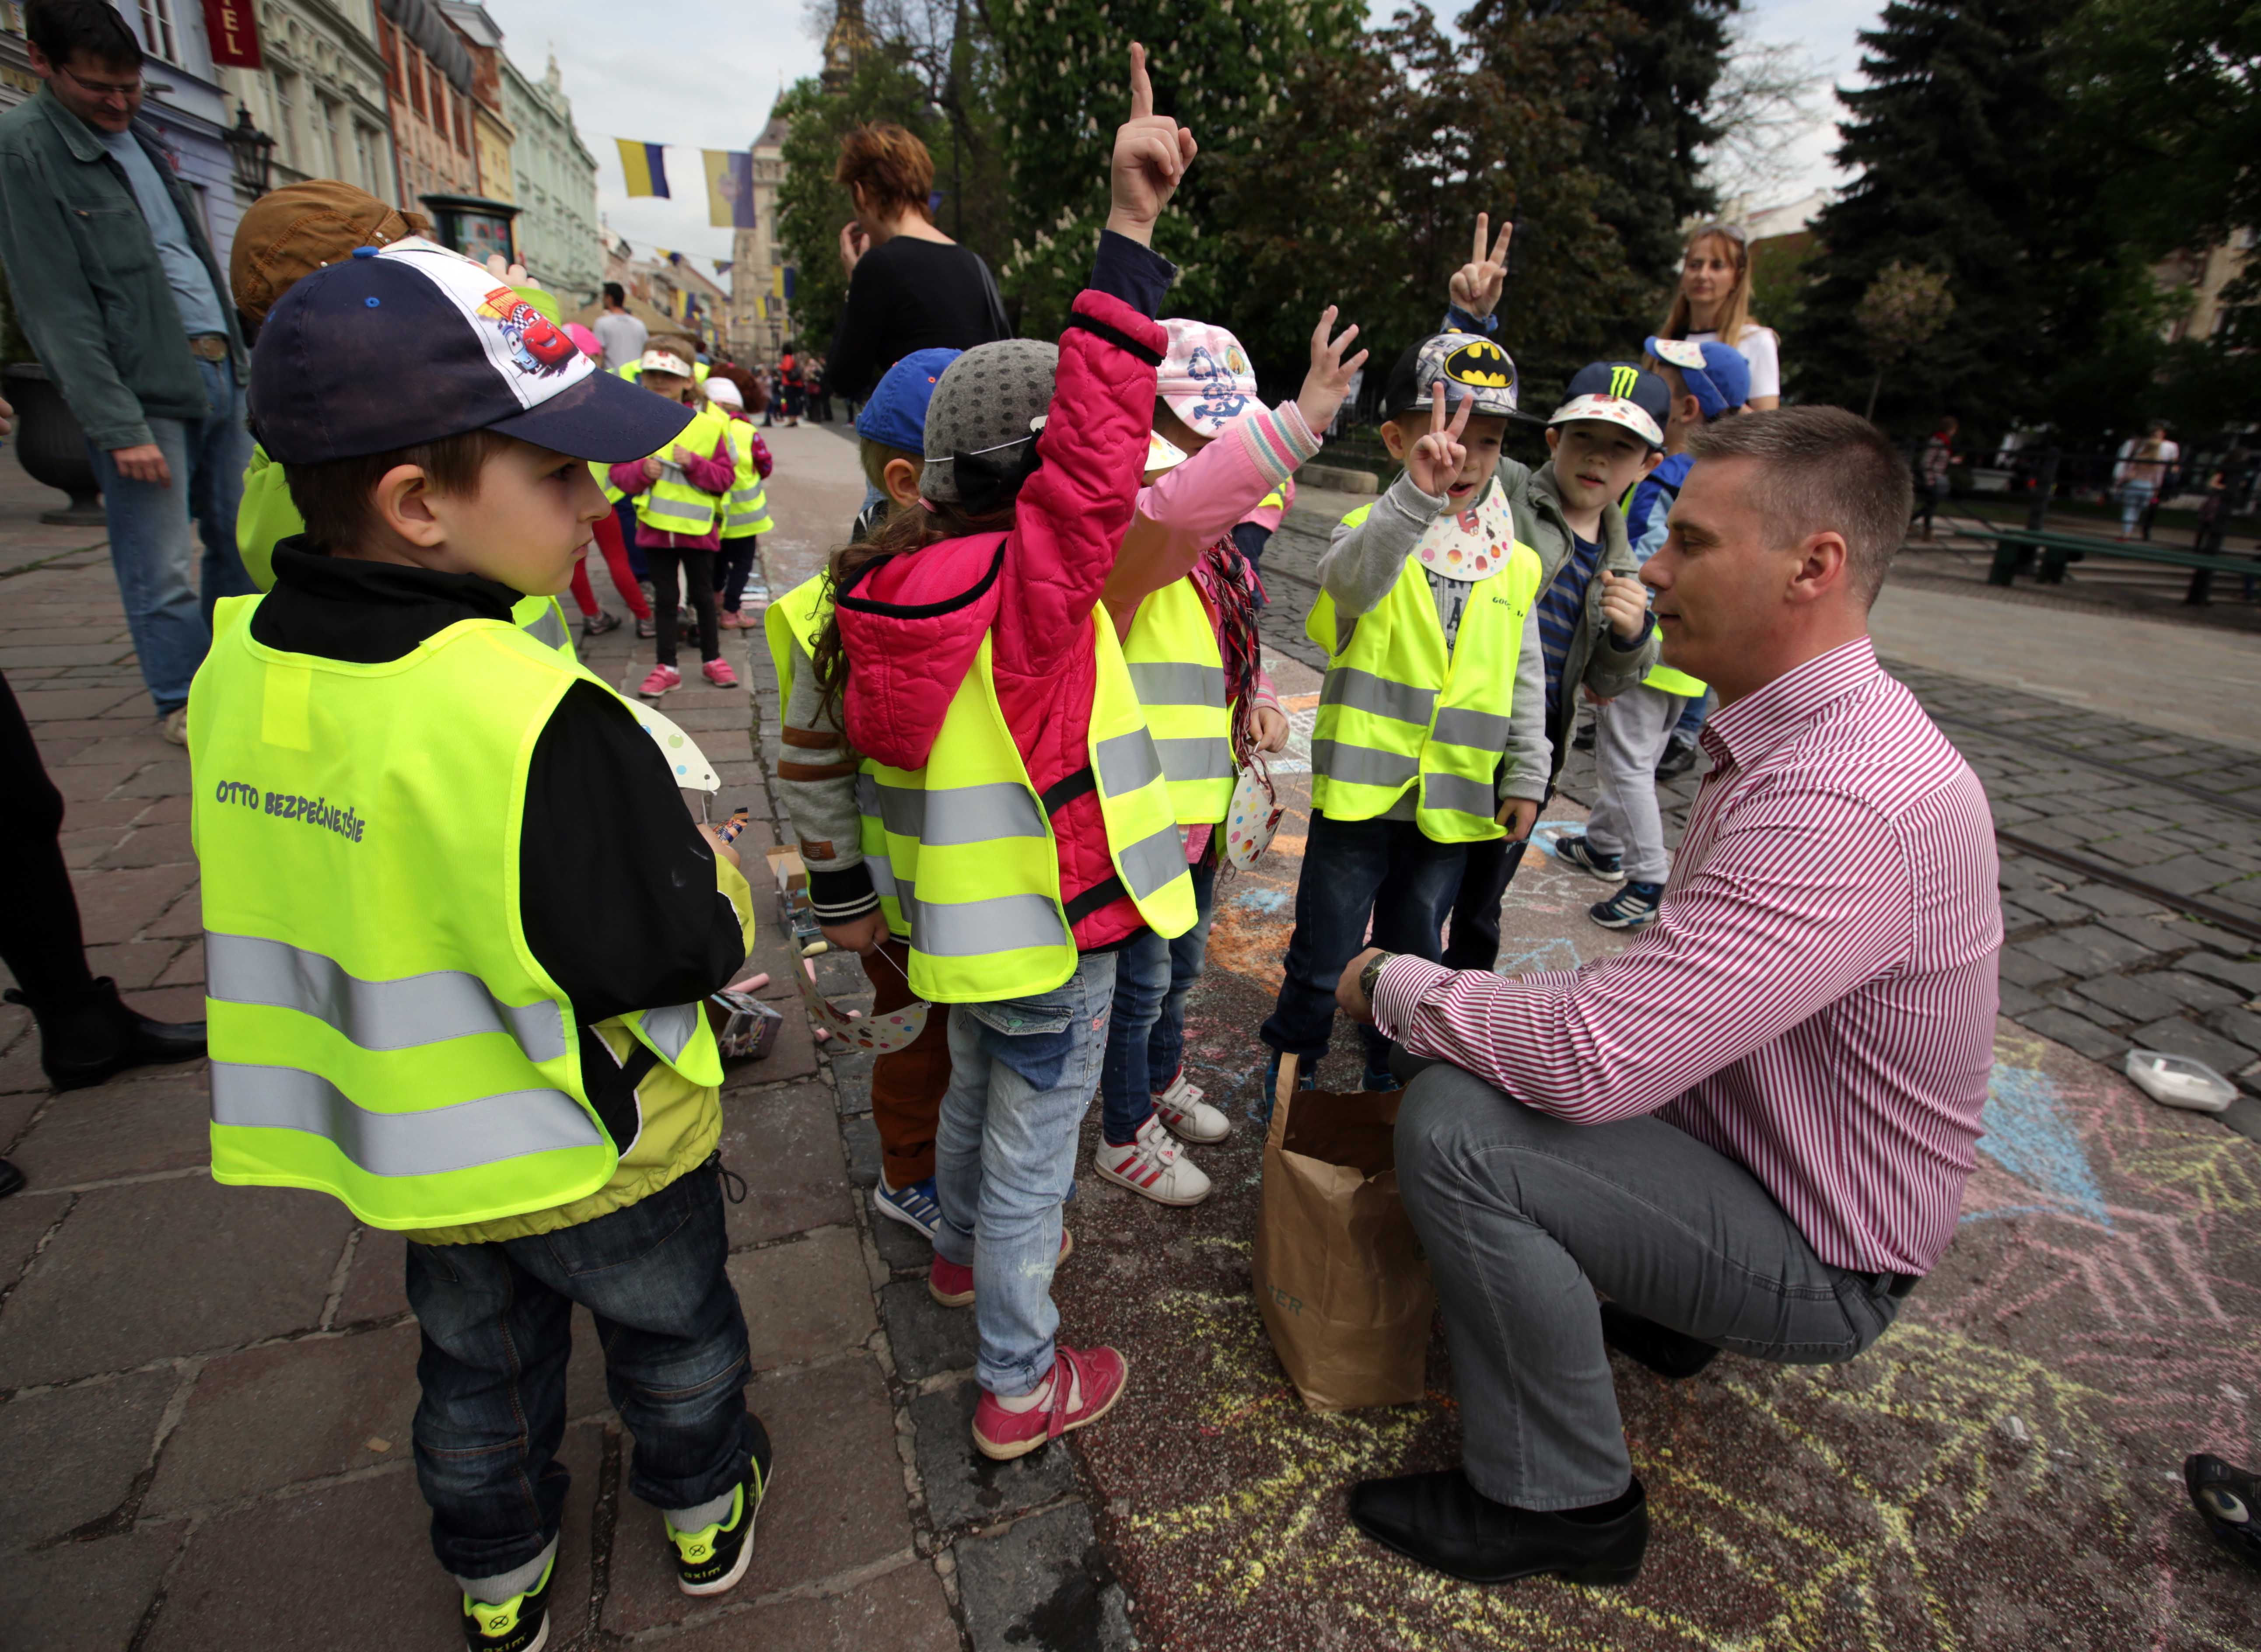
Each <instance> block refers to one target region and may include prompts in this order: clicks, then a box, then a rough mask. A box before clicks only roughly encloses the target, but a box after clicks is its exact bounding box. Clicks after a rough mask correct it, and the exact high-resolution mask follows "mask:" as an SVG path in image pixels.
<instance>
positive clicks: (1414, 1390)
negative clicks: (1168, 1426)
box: [1253, 1055, 1437, 1411]
mask: <svg viewBox="0 0 2261 1652" xmlns="http://www.w3.org/2000/svg"><path fill="white" fill-rule="evenodd" d="M1398 1099H1399V1098H1398V1096H1397V1095H1396V1093H1395V1092H1391V1093H1389V1094H1376V1093H1375V1092H1373V1091H1361V1092H1359V1093H1358V1094H1355V1095H1339V1094H1336V1093H1333V1092H1331V1091H1327V1090H1300V1091H1299V1090H1297V1089H1296V1058H1295V1057H1294V1056H1292V1055H1291V1056H1286V1057H1283V1058H1282V1059H1281V1062H1280V1088H1279V1093H1278V1095H1276V1096H1274V1100H1273V1103H1272V1128H1271V1131H1270V1132H1269V1133H1268V1134H1267V1136H1266V1137H1265V1138H1264V1198H1263V1208H1262V1211H1261V1213H1260V1215H1259V1217H1257V1223H1256V1258H1255V1262H1254V1267H1253V1275H1254V1279H1255V1282H1256V1304H1257V1306H1258V1308H1259V1309H1260V1310H1261V1311H1262V1312H1263V1315H1264V1327H1265V1329H1266V1330H1267V1331H1268V1332H1271V1333H1272V1346H1273V1347H1274V1349H1275V1350H1276V1351H1277V1352H1278V1354H1279V1355H1280V1363H1281V1364H1282V1365H1284V1366H1286V1367H1287V1368H1288V1380H1289V1381H1290V1382H1292V1383H1295V1385H1296V1390H1297V1391H1298V1392H1300V1393H1301V1394H1302V1395H1303V1403H1304V1404H1306V1405H1309V1406H1310V1408H1311V1409H1312V1410H1313V1411H1348V1410H1351V1409H1352V1408H1353V1407H1356V1406H1360V1405H1402V1404H1405V1403H1407V1402H1408V1401H1410V1400H1417V1399H1419V1398H1420V1397H1421V1368H1422V1364H1423V1361H1425V1358H1426V1357H1427V1354H1428V1349H1429V1316H1430V1313H1431V1311H1432V1310H1433V1309H1434V1308H1435V1306H1436V1300H1437V1298H1436V1292H1435V1290H1434V1289H1432V1286H1431V1285H1430V1282H1429V1269H1428V1266H1427V1264H1426V1263H1425V1262H1424V1261H1422V1259H1421V1253H1420V1246H1419V1245H1418V1241H1417V1240H1416V1239H1415V1238H1414V1234H1413V1225H1412V1224H1411V1223H1410V1222H1409V1221H1408V1220H1407V1219H1406V1217H1405V1207H1404V1206H1403V1204H1402V1203H1399V1202H1398V1197H1397V1161H1396V1149H1395V1145H1394V1141H1393V1133H1394V1131H1396V1125H1397V1103H1398Z"/></svg>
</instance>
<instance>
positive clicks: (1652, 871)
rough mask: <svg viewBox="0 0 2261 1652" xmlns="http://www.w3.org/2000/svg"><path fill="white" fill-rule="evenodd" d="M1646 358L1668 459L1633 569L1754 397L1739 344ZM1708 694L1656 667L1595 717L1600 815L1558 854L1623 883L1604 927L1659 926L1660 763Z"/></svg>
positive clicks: (1658, 342) (1637, 522) (1631, 527)
mask: <svg viewBox="0 0 2261 1652" xmlns="http://www.w3.org/2000/svg"><path fill="white" fill-rule="evenodd" d="M1648 353H1649V360H1650V362H1651V363H1654V370H1655V372H1656V375H1657V377H1659V378H1661V379H1662V381H1663V384H1664V388H1665V390H1666V391H1667V392H1668V393H1669V396H1670V398H1671V400H1670V404H1669V409H1670V410H1669V413H1667V415H1666V418H1665V421H1664V458H1663V460H1662V463H1659V464H1658V465H1657V466H1656V468H1655V469H1654V470H1651V471H1650V472H1649V473H1648V475H1647V477H1645V478H1643V479H1642V480H1641V483H1640V486H1639V487H1637V488H1635V489H1634V490H1633V506H1632V509H1631V510H1630V511H1628V512H1627V514H1626V536H1627V537H1628V538H1629V539H1630V540H1631V542H1632V543H1633V558H1634V560H1635V561H1636V562H1640V563H1646V562H1647V560H1648V559H1649V558H1650V557H1652V556H1654V555H1655V554H1656V552H1657V551H1658V550H1659V549H1662V546H1663V544H1664V541H1665V537H1666V535H1667V534H1668V533H1669V531H1670V530H1669V522H1668V520H1667V519H1668V518H1669V515H1670V514H1671V510H1672V501H1673V500H1674V499H1675V498H1676V497H1677V496H1678V494H1679V492H1680V485H1681V484H1682V483H1683V481H1684V480H1686V478H1687V476H1688V470H1689V466H1690V463H1691V461H1690V457H1689V454H1688V438H1689V437H1690V435H1693V434H1694V433H1695V432H1696V431H1698V430H1700V429H1702V428H1703V427H1704V426H1705V425H1706V424H1708V423H1710V422H1711V421H1712V420H1714V419H1724V418H1726V417H1727V416H1728V415H1729V414H1731V413H1741V411H1742V410H1743V404H1744V403H1745V402H1746V401H1747V400H1748V399H1749V396H1750V383H1751V377H1750V364H1749V363H1748V362H1746V361H1745V360H1744V359H1743V356H1742V352H1741V351H1740V350H1738V349H1736V348H1734V347H1733V345H1728V344H1721V343H1718V342H1716V341H1712V342H1705V343H1690V342H1689V341H1687V340H1685V339H1664V338H1653V339H1651V340H1649V341H1648ZM1708 692H1709V691H1708V690H1707V689H1706V688H1705V686H1704V685H1703V684H1702V683H1700V682H1698V681H1697V680H1696V679H1694V678H1692V677H1690V676H1689V675H1688V674H1687V673H1686V672H1676V671H1674V670H1673V669H1672V668H1671V667H1670V666H1669V665H1665V664H1657V665H1655V666H1654V667H1652V668H1651V669H1650V671H1649V672H1648V673H1647V676H1645V677H1643V678H1642V679H1641V680H1640V683H1639V685H1637V686H1634V687H1632V688H1628V689H1627V690H1626V691H1625V692H1624V693H1621V694H1618V695H1616V696H1614V697H1613V698H1611V700H1610V701H1609V703H1608V704H1606V705H1603V706H1598V707H1595V711H1594V809H1593V813H1592V815H1590V816H1589V818H1588V819H1587V822H1586V830H1584V831H1583V833H1577V834H1569V833H1566V834H1564V835H1563V836H1562V837H1558V838H1557V839H1555V842H1554V852H1555V854H1556V855H1557V856H1558V857H1560V858H1561V859H1564V860H1567V861H1568V862H1569V863H1570V864H1571V865H1572V866H1576V867H1578V868H1579V869H1580V870H1581V871H1583V872H1585V873H1589V874H1590V875H1591V876H1594V877H1597V878H1599V879H1601V880H1604V882H1616V883H1619V884H1620V885H1621V887H1619V890H1618V892H1617V894H1614V895H1612V896H1611V897H1610V898H1609V899H1608V900H1606V901H1597V902H1596V903H1595V904H1594V905H1593V906H1591V907H1590V908H1588V909H1587V913H1586V916H1589V917H1590V918H1592V919H1593V921H1594V922H1595V923H1598V924H1600V925H1601V926H1602V927H1603V928H1604V929H1611V930H1637V929H1643V928H1646V927H1647V925H1648V924H1650V923H1654V922H1655V919H1656V913H1657V907H1658V904H1659V903H1660V902H1661V901H1662V899H1663V896H1664V883H1665V878H1666V876H1667V874H1668V873H1669V872H1670V870H1671V865H1672V863H1671V859H1670V858H1669V856H1668V855H1667V854H1666V853H1665V849H1664V818H1663V815H1662V812H1661V811H1660V810H1659V809H1658V808H1657V803H1656V765H1657V764H1658V762H1659V761H1660V760H1661V759H1662V758H1663V756H1664V749H1665V745H1666V743H1667V742H1669V740H1670V739H1671V737H1672V731H1673V729H1674V727H1675V726H1676V724H1677V723H1678V722H1680V719H1681V714H1682V713H1683V712H1684V711H1686V710H1687V708H1688V707H1689V705H1690V702H1691V701H1697V700H1702V699H1703V698H1704V696H1705V693H1708Z"/></svg>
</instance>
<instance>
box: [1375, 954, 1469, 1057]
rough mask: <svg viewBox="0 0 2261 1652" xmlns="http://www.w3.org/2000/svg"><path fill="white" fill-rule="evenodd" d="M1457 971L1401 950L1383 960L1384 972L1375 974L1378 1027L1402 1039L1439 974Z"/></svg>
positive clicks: (1379, 1029) (1376, 1022) (1376, 1021)
mask: <svg viewBox="0 0 2261 1652" xmlns="http://www.w3.org/2000/svg"><path fill="white" fill-rule="evenodd" d="M1453 973H1456V972H1454V971H1453V970H1449V969H1446V967H1445V966H1443V965H1442V964H1432V963H1431V962H1430V961H1429V960H1428V959H1425V958H1415V957H1414V956H1413V955H1412V954H1411V953H1410V952H1400V953H1399V954H1398V955H1397V956H1396V957H1395V958H1393V959H1390V960H1389V962H1388V963H1387V964H1384V965H1383V966H1382V973H1380V974H1379V975H1377V976H1375V978H1374V1024H1375V1028H1376V1029H1377V1030H1378V1031H1382V1032H1383V1033H1385V1034H1387V1035H1388V1036H1389V1037H1390V1038H1395V1039H1396V1040H1398V1042H1400V1043H1403V1033H1404V1031H1405V1030H1406V1029H1407V1028H1408V1027H1410V1026H1411V1025H1412V1024H1413V1013H1414V1011H1415V1010H1417V1009H1419V1008H1420V1004H1421V995H1422V994H1423V993H1425V992H1426V991H1428V990H1429V988H1431V987H1432V986H1434V985H1436V983H1437V981H1438V980H1439V978H1441V977H1444V976H1447V975H1451V974H1453Z"/></svg>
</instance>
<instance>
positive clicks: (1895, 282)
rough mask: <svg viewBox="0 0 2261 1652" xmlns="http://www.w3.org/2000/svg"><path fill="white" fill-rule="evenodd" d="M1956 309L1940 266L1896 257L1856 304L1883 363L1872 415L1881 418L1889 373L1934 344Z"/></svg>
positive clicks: (1856, 315) (1872, 350)
mask: <svg viewBox="0 0 2261 1652" xmlns="http://www.w3.org/2000/svg"><path fill="white" fill-rule="evenodd" d="M1954 313H1955V295H1954V294H1953V293H1952V292H1949V291H1948V290H1947V277H1945V276H1943V275H1942V274H1941V273H1940V272H1939V271H1938V270H1936V269H1915V268H1913V267H1912V266H1910V265H1907V264H1904V263H1902V262H1900V261H1899V259H1897V258H1895V259H1893V260H1892V262H1890V263H1888V264H1886V265H1885V266H1884V269H1883V270H1882V272H1881V273H1879V274H1878V275H1877V278H1876V279H1875V280H1874V281H1871V282H1870V284H1869V290H1868V291H1866V292H1864V293H1863V294H1862V295H1861V302H1860V303H1859V304H1858V305H1855V306H1854V310H1853V319H1854V320H1856V321H1858V322H1859V323H1860V324H1861V336H1862V338H1863V341H1865V342H1866V343H1867V345H1868V347H1869V359H1870V361H1872V362H1874V363H1876V364H1877V377H1876V378H1875V380H1874V381H1873V382H1872V383H1871V384H1870V386H1869V413H1868V416H1869V417H1870V418H1871V419H1873V418H1875V417H1876V416H1877V392H1878V391H1880V390H1881V389H1882V388H1883V386H1884V375H1885V373H1887V372H1888V371H1890V370H1891V369H1893V368H1895V367H1898V366H1899V365H1900V364H1901V363H1904V362H1906V360H1907V359H1908V358H1909V357H1910V356H1913V355H1914V354H1915V353H1916V351H1918V350H1919V349H1920V348H1923V347H1924V346H1925V345H1926V344H1928V343H1929V342H1931V341H1932V340H1933V338H1934V337H1935V336H1936V335H1937V334H1938V333H1939V330H1940V328H1942V327H1945V326H1946V325H1947V319H1948V318H1949V316H1951V315H1953V314H1954Z"/></svg>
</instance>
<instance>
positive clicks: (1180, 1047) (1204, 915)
mask: <svg viewBox="0 0 2261 1652" xmlns="http://www.w3.org/2000/svg"><path fill="white" fill-rule="evenodd" d="M1190 870H1191V872H1192V874H1193V885H1194V913H1195V917H1194V926H1193V928H1191V929H1189V930H1187V931H1186V932H1185V933H1184V934H1183V935H1181V936H1179V937H1178V938H1177V939H1175V940H1174V941H1172V942H1171V943H1170V995H1169V996H1168V997H1166V998H1165V999H1163V1000H1162V1013H1161V1015H1160V1016H1159V1017H1157V1018H1156V1020H1155V1022H1154V1031H1153V1034H1152V1037H1150V1038H1148V1039H1147V1040H1146V1080H1147V1082H1148V1083H1149V1084H1150V1085H1152V1087H1153V1088H1154V1089H1155V1090H1156V1091H1157V1092H1159V1091H1161V1090H1163V1089H1166V1088H1168V1087H1169V1082H1170V1081H1171V1080H1172V1079H1174V1078H1175V1077H1177V1075H1178V1069H1179V1067H1181V1066H1183V1065H1184V1064H1185V1053H1186V999H1187V997H1188V995H1190V994H1191V993H1192V991H1193V989H1194V982H1195V981H1196V980H1200V979H1201V973H1202V960H1203V959H1206V958H1207V957H1208V956H1209V920H1210V919H1212V918H1214V917H1215V916H1217V843H1216V840H1215V837H1214V835H1213V834H1212V837H1211V840H1210V843H1209V853H1207V854H1205V855H1203V856H1202V859H1201V865H1199V866H1195V867H1192V868H1190Z"/></svg>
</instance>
